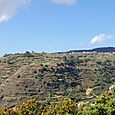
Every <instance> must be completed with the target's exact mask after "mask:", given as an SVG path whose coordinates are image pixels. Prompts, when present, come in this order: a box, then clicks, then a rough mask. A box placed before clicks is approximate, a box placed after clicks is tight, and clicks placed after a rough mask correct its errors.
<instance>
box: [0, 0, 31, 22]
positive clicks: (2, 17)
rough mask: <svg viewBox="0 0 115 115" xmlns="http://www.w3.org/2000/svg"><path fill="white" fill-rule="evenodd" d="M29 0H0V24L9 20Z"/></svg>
mask: <svg viewBox="0 0 115 115" xmlns="http://www.w3.org/2000/svg"><path fill="white" fill-rule="evenodd" d="M28 2H30V0H0V22H6V21H8V20H9V19H11V18H12V17H13V16H14V15H15V14H16V12H17V10H18V9H19V8H20V7H22V6H23V5H25V4H27V3H28Z"/></svg>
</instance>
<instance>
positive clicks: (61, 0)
mask: <svg viewBox="0 0 115 115" xmlns="http://www.w3.org/2000/svg"><path fill="white" fill-rule="evenodd" d="M51 1H52V2H53V3H56V4H65V5H73V4H75V3H76V0H51Z"/></svg>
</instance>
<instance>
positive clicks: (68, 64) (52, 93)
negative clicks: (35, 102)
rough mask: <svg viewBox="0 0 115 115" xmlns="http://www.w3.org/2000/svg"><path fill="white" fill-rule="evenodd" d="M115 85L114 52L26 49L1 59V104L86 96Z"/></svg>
mask: <svg viewBox="0 0 115 115" xmlns="http://www.w3.org/2000/svg"><path fill="white" fill-rule="evenodd" d="M111 84H115V55H114V54H113V53H93V52H92V53H90V52H88V53H71V54H66V53H62V54H48V53H35V52H28V51H27V52H26V53H22V54H19V53H17V54H8V55H4V56H3V57H1V58H0V105H1V106H7V105H12V104H17V103H18V102H19V101H23V100H26V99H28V98H34V97H35V98H38V99H39V100H41V101H48V100H52V99H55V98H57V97H59V96H66V97H69V98H74V99H75V100H81V99H87V95H86V90H87V89H88V88H92V89H93V91H94V94H95V95H99V94H100V93H102V92H103V91H104V90H106V89H107V88H108V87H109V86H110V85H111Z"/></svg>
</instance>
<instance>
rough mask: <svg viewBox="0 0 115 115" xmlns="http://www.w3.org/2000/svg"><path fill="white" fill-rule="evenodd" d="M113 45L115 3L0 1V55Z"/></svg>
mask: <svg viewBox="0 0 115 115" xmlns="http://www.w3.org/2000/svg"><path fill="white" fill-rule="evenodd" d="M114 45H115V0H15V1H14V0H9V1H8V0H0V55H3V54H5V53H15V52H25V51H37V52H42V51H45V52H57V51H67V50H73V49H86V48H88V49H89V48H94V47H102V46H114Z"/></svg>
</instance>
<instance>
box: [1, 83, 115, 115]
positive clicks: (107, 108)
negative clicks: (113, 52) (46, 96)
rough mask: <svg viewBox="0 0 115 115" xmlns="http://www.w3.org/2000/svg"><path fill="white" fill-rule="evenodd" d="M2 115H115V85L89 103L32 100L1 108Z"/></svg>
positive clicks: (61, 100)
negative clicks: (17, 105) (16, 105)
mask: <svg viewBox="0 0 115 115" xmlns="http://www.w3.org/2000/svg"><path fill="white" fill-rule="evenodd" d="M0 115H115V85H113V86H111V87H110V88H109V91H108V92H105V93H104V94H101V95H100V96H98V97H97V98H95V99H93V100H92V99H91V100H89V101H81V102H76V101H74V100H72V99H70V98H66V97H65V98H61V97H60V98H57V99H56V100H55V101H53V102H52V101H51V102H48V103H45V102H40V101H38V100H36V99H30V100H28V101H26V102H23V103H22V104H21V105H20V106H19V107H13V108H2V107H1V108H0Z"/></svg>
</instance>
